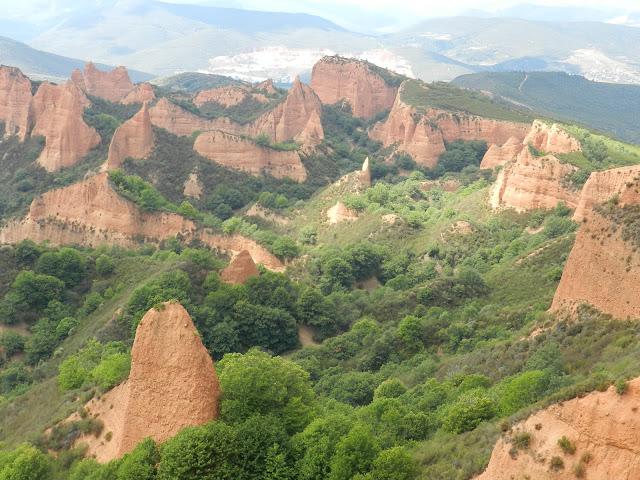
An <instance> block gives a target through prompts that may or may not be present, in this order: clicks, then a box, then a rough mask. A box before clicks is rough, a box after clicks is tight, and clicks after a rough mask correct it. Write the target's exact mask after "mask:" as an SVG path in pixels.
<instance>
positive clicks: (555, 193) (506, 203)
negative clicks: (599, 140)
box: [490, 148, 578, 212]
mask: <svg viewBox="0 0 640 480" xmlns="http://www.w3.org/2000/svg"><path fill="white" fill-rule="evenodd" d="M575 170H576V168H575V167H574V166H572V165H569V164H564V163H561V162H560V160H558V159H557V158H556V157H554V156H553V155H546V156H544V157H534V156H533V155H532V154H531V152H530V151H529V149H528V148H525V149H524V150H522V152H521V153H520V154H519V155H518V157H517V159H516V160H513V161H511V162H509V163H507V164H506V165H504V168H503V169H502V170H501V171H500V173H499V174H498V178H497V179H496V182H495V184H494V186H493V187H492V190H491V194H490V204H491V207H492V208H493V209H499V208H513V209H515V210H516V211H519V212H521V211H526V210H532V209H536V208H553V207H555V206H556V205H557V204H558V203H559V202H564V203H565V204H566V205H567V206H569V207H571V208H575V206H576V205H577V202H578V192H576V191H574V190H571V189H569V188H567V187H565V186H564V185H563V178H564V177H565V176H567V175H569V174H571V173H572V172H574V171H575Z"/></svg>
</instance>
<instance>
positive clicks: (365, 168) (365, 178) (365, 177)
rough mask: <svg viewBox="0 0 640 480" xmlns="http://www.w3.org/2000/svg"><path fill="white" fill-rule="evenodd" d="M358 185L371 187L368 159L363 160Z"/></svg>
mask: <svg viewBox="0 0 640 480" xmlns="http://www.w3.org/2000/svg"><path fill="white" fill-rule="evenodd" d="M360 183H361V184H362V185H363V186H365V187H369V186H371V169H370V167H369V157H367V158H365V159H364V163H363V164H362V170H361V171H360Z"/></svg>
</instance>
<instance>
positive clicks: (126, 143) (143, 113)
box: [106, 102, 155, 169]
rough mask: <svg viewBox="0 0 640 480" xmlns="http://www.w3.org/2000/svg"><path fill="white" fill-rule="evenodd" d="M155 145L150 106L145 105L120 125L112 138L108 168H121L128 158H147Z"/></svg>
mask: <svg viewBox="0 0 640 480" xmlns="http://www.w3.org/2000/svg"><path fill="white" fill-rule="evenodd" d="M154 144H155V135H154V133H153V127H152V125H151V117H150V116H149V104H148V103H146V102H145V103H144V104H143V106H142V108H141V109H140V111H139V112H138V113H136V114H135V115H134V116H133V117H131V118H130V119H129V120H127V121H126V122H124V123H123V124H122V125H120V126H119V127H118V128H117V129H116V131H115V132H114V134H113V137H112V138H111V144H110V145H109V155H108V157H107V163H106V168H107V169H114V168H119V167H120V166H121V165H122V162H124V160H125V159H126V158H128V157H131V158H146V157H147V156H148V155H149V154H150V153H151V152H152V151H153V147H154Z"/></svg>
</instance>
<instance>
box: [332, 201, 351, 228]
mask: <svg viewBox="0 0 640 480" xmlns="http://www.w3.org/2000/svg"><path fill="white" fill-rule="evenodd" d="M357 219H358V213H357V212H356V211H354V210H351V209H350V208H347V206H346V205H345V204H344V203H342V202H336V204H335V205H334V206H333V207H331V208H330V209H329V210H327V220H328V222H329V225H337V224H338V223H342V222H352V221H354V220H357Z"/></svg>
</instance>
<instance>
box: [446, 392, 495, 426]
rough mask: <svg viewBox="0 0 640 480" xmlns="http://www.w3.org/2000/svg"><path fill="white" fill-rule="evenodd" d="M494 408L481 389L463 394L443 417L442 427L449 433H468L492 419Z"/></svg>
mask: <svg viewBox="0 0 640 480" xmlns="http://www.w3.org/2000/svg"><path fill="white" fill-rule="evenodd" d="M495 414H496V408H495V405H494V403H493V401H492V400H491V398H489V396H488V395H487V394H486V392H485V391H483V390H481V389H476V390H471V391H469V392H466V393H463V394H462V395H461V396H460V398H458V400H456V401H455V403H453V405H451V406H450V407H449V408H448V410H447V411H446V414H445V415H444V418H443V421H442V426H443V428H444V429H445V430H446V431H448V432H451V433H463V432H468V431H470V430H473V429H474V428H476V427H477V426H478V425H480V423H482V422H483V421H484V420H489V419H491V418H493V417H494V416H495Z"/></svg>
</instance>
